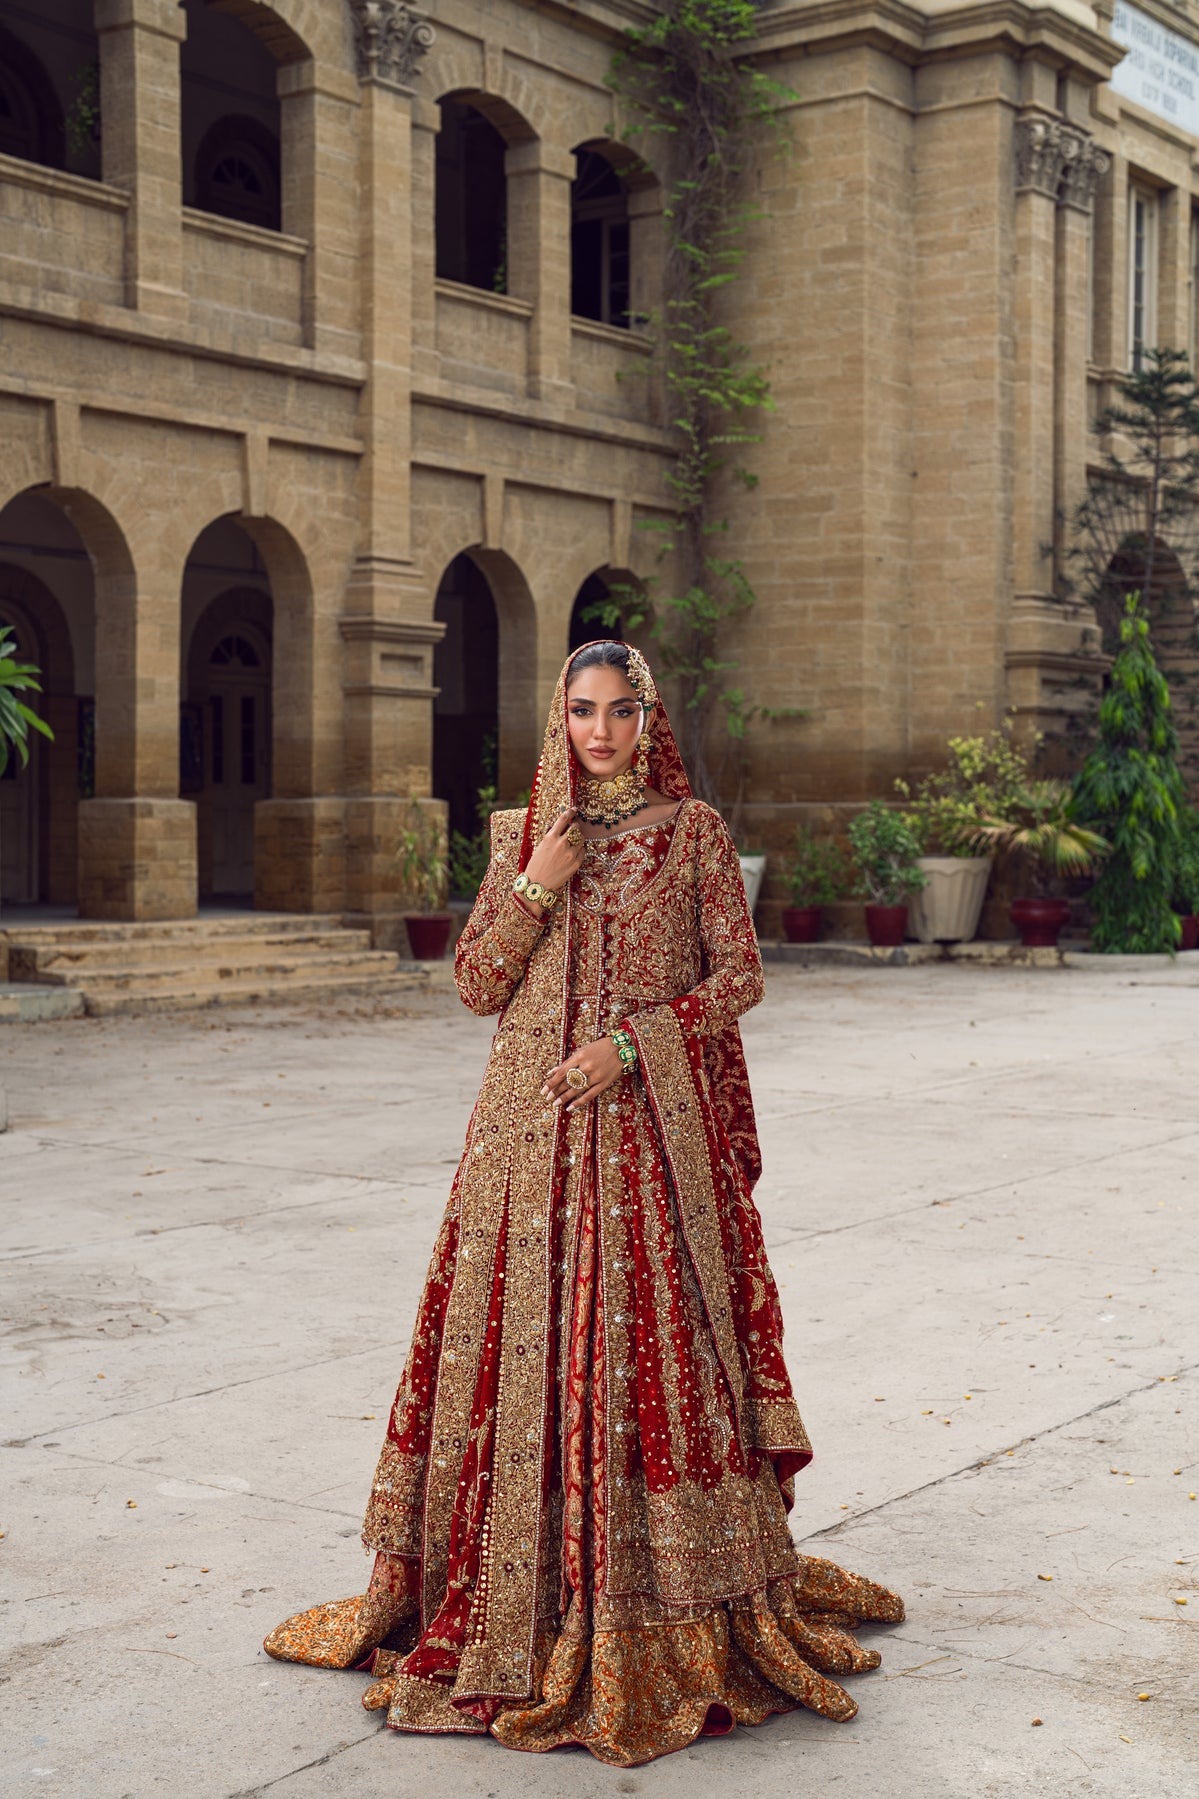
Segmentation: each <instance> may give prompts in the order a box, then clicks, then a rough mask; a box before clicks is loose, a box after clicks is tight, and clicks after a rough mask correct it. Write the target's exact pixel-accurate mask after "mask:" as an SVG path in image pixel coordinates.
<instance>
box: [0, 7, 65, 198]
mask: <svg viewBox="0 0 1199 1799" xmlns="http://www.w3.org/2000/svg"><path fill="white" fill-rule="evenodd" d="M0 152H3V154H4V155H5V156H19V157H20V158H21V160H22V161H23V162H38V163H41V164H42V166H43V167H44V168H50V169H61V168H63V167H64V164H65V158H64V143H63V118H62V108H61V107H60V106H59V104H58V99H57V97H56V95H55V92H54V89H53V87H52V86H51V84H50V80H49V77H48V76H47V74H46V72H45V70H44V69H43V68H42V65H41V63H40V62H39V61H38V59H37V57H36V56H35V55H34V54H33V52H32V50H28V49H26V47H25V45H24V44H23V43H22V42H21V41H20V39H19V38H15V37H13V35H12V33H11V32H8V31H5V30H3V29H2V28H0Z"/></svg>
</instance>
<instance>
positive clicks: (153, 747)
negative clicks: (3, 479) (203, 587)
mask: <svg viewBox="0 0 1199 1799" xmlns="http://www.w3.org/2000/svg"><path fill="white" fill-rule="evenodd" d="M37 492H38V493H39V495H40V497H41V498H43V499H45V500H48V501H49V502H50V503H51V504H52V505H54V506H56V507H58V508H59V509H60V510H61V512H62V513H63V514H64V516H65V517H66V518H67V519H69V521H70V523H71V524H72V525H73V526H74V528H75V530H76V531H77V532H78V534H79V538H80V540H81V542H82V544H83V546H84V548H85V549H86V551H87V553H88V557H89V560H90V562H91V565H92V577H93V582H94V611H95V621H96V653H95V687H94V691H95V708H96V713H95V716H96V748H95V794H96V796H97V797H101V798H116V797H122V798H124V797H128V796H130V795H133V794H136V793H139V792H142V791H148V792H154V791H157V790H158V789H157V787H156V784H155V783H156V782H159V783H161V780H162V771H161V769H160V768H156V771H155V776H154V778H153V779H151V781H150V784H149V786H148V787H142V786H139V778H140V776H142V775H143V774H144V773H145V772H146V771H147V770H148V769H149V768H150V767H151V766H152V765H154V764H155V761H156V757H157V756H158V754H160V751H161V746H160V745H159V744H157V743H156V742H154V741H153V737H154V732H153V728H152V727H151V726H150V725H149V722H148V720H147V718H146V716H145V713H146V706H145V700H146V698H147V694H146V687H147V686H148V687H149V689H150V694H149V697H150V698H151V700H152V701H156V700H158V699H159V695H158V694H157V693H155V692H154V687H155V683H154V681H153V679H152V678H151V679H150V680H148V681H146V679H145V677H144V675H143V680H142V681H140V682H139V679H138V670H137V668H136V638H137V632H138V626H139V618H138V599H139V593H138V578H137V571H136V568H135V566H134V558H133V553H132V550H131V548H130V544H129V539H128V537H127V535H126V533H125V530H124V528H123V526H122V525H121V524H120V523H119V521H118V519H117V517H116V514H115V513H114V512H113V511H112V510H111V509H110V508H109V507H108V505H106V504H105V502H104V501H103V500H101V499H100V498H98V497H97V495H96V494H95V493H92V492H90V491H86V490H84V489H82V488H77V487H50V486H46V487H43V488H39V489H38V490H37ZM172 686H173V684H172ZM170 718H171V720H172V721H173V718H174V694H173V691H172V693H171V703H170ZM171 736H172V741H173V736H174V727H173V723H172V726H171ZM168 785H170V787H171V789H172V791H173V785H174V784H173V781H171V782H169V783H168Z"/></svg>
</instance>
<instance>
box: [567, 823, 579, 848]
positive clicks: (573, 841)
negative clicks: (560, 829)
mask: <svg viewBox="0 0 1199 1799" xmlns="http://www.w3.org/2000/svg"><path fill="white" fill-rule="evenodd" d="M566 841H567V843H569V845H570V847H571V849H572V850H577V849H579V848H580V847H581V845H582V842H583V833H582V831H580V829H579V827H578V825H571V827H570V829H569V831H567V833H566Z"/></svg>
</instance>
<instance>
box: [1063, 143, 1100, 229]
mask: <svg viewBox="0 0 1199 1799" xmlns="http://www.w3.org/2000/svg"><path fill="white" fill-rule="evenodd" d="M1111 166H1112V159H1111V157H1110V156H1109V155H1108V153H1107V151H1106V150H1101V149H1100V148H1099V145H1098V144H1097V143H1096V142H1095V140H1094V138H1092V137H1086V136H1085V135H1083V134H1080V141H1079V146H1078V154H1077V156H1073V157H1071V158H1070V159H1069V160H1068V162H1067V163H1066V166H1065V168H1064V169H1063V171H1062V185H1061V191H1060V193H1059V196H1058V197H1059V199H1060V200H1061V203H1062V205H1063V206H1073V207H1076V208H1077V209H1078V211H1079V212H1090V210H1091V205H1092V202H1093V201H1094V198H1095V189H1096V188H1097V187H1098V185H1099V183H1100V181H1101V180H1102V179H1103V177H1104V176H1105V175H1106V174H1107V172H1108V170H1109V169H1110V168H1111Z"/></svg>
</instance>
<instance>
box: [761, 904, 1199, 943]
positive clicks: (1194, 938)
mask: <svg viewBox="0 0 1199 1799" xmlns="http://www.w3.org/2000/svg"><path fill="white" fill-rule="evenodd" d="M785 916H786V914H785V913H784V917H785ZM1180 920H1181V924H1182V942H1181V943H1180V944H1179V945H1178V947H1179V949H1199V916H1196V914H1195V913H1194V912H1189V913H1187V912H1184V913H1182V914H1180Z"/></svg>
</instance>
